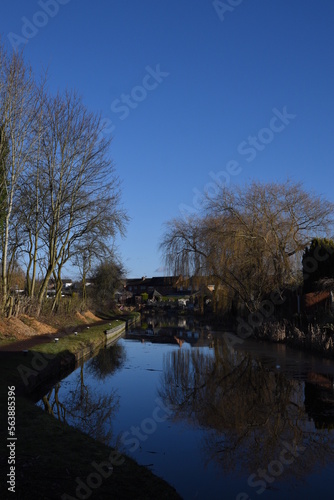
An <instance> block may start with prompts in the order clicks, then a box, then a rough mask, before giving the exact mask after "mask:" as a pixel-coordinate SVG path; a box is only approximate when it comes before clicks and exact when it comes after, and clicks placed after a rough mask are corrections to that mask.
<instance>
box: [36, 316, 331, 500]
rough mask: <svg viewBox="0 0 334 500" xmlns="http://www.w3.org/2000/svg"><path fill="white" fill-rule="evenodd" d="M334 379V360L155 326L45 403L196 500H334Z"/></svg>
mask: <svg viewBox="0 0 334 500" xmlns="http://www.w3.org/2000/svg"><path fill="white" fill-rule="evenodd" d="M333 380H334V362H333V361H332V360H328V359H327V360H326V359H322V358H320V357H315V356H312V355H310V354H307V353H303V352H300V351H297V350H292V349H290V348H288V347H286V346H284V345H275V344H269V343H260V342H256V341H251V340H247V341H239V340H238V339H236V338H235V337H234V336H233V335H232V334H230V333H228V332H217V331H213V330H212V329H211V328H210V327H209V326H205V327H199V326H198V325H196V324H194V323H193V322H188V321H187V320H186V319H185V318H183V317H181V318H177V317H175V318H171V317H169V318H163V319H161V318H159V319H157V318H155V317H152V318H147V319H146V320H145V323H143V325H142V328H138V329H137V330H133V331H130V332H128V333H127V334H126V336H125V337H124V338H122V339H120V340H119V341H118V342H117V343H116V344H114V345H112V346H111V347H109V348H108V349H103V350H101V351H100V352H99V353H98V354H97V356H95V357H94V358H92V359H90V360H88V361H87V362H85V363H84V364H83V365H82V366H81V367H80V368H78V369H77V370H76V371H74V372H73V373H72V374H71V375H69V376H68V377H67V378H66V379H64V380H62V381H60V382H59V383H57V384H56V385H55V387H53V388H52V389H50V391H49V392H48V393H47V394H45V396H44V398H43V400H41V401H40V402H39V403H38V404H39V405H40V406H42V407H43V408H45V409H46V410H47V411H52V412H53V414H54V415H55V417H56V418H60V419H61V420H65V421H66V422H68V423H69V424H71V425H75V426H77V427H79V428H81V429H82V430H84V431H85V432H87V433H89V434H90V435H91V436H93V437H95V438H96V439H99V440H101V441H104V442H106V443H108V444H111V445H113V446H116V447H117V448H118V449H119V450H120V451H121V452H122V453H125V454H128V455H130V456H131V457H133V458H134V459H135V460H136V461H137V462H138V463H140V464H142V465H145V466H147V467H149V468H150V469H151V470H152V471H153V472H154V473H155V474H157V475H158V476H161V477H163V478H164V479H165V480H167V481H168V482H169V483H170V484H172V485H173V486H174V487H175V488H176V490H177V491H178V492H179V494H180V495H181V496H182V497H183V498H184V499H205V500H207V499H209V500H210V499H235V500H248V499H254V498H258V496H259V495H260V497H261V498H263V499H265V498H268V499H281V498H285V499H290V498H291V499H296V498H298V499H299V498H300V499H312V498H318V497H321V498H322V499H327V498H328V499H329V498H333V493H332V478H333V476H334V431H333V429H334V383H333ZM114 474H117V468H115V470H114ZM96 495H97V497H98V492H96Z"/></svg>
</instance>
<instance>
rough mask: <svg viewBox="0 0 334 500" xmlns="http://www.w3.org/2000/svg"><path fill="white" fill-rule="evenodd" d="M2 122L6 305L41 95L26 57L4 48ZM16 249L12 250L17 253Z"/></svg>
mask: <svg viewBox="0 0 334 500" xmlns="http://www.w3.org/2000/svg"><path fill="white" fill-rule="evenodd" d="M0 57H1V61H0V65H1V72H0V80H1V81H0V123H1V127H2V129H1V130H2V138H1V143H2V144H4V143H6V147H7V148H8V153H7V154H6V158H5V159H4V163H3V169H4V170H3V176H2V192H3V194H4V202H3V203H4V217H3V227H2V298H3V308H5V306H6V302H7V298H8V294H9V287H8V269H9V265H8V258H9V246H10V238H11V236H12V235H11V227H12V218H13V213H14V210H15V206H16V204H17V194H18V186H19V183H20V180H21V176H22V172H23V171H24V169H25V167H26V165H27V163H28V161H29V158H30V155H31V152H32V149H33V148H34V138H33V137H32V135H31V130H32V123H33V121H34V119H35V116H36V110H37V107H38V104H37V103H38V98H37V97H38V96H37V92H36V84H35V81H34V76H33V72H32V69H31V67H30V66H28V65H27V64H26V63H25V62H24V61H23V58H22V55H20V54H17V53H14V54H13V55H11V57H9V56H8V55H7V54H6V53H5V51H4V50H3V48H2V47H1V49H0ZM15 251H16V249H15V248H14V249H12V252H13V253H14V254H15Z"/></svg>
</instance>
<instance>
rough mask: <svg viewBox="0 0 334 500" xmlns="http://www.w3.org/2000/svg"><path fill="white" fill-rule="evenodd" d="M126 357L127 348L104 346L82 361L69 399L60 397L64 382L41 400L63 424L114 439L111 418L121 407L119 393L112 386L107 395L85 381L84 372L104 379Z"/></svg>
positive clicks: (69, 392)
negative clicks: (84, 361) (88, 359)
mask: <svg viewBox="0 0 334 500" xmlns="http://www.w3.org/2000/svg"><path fill="white" fill-rule="evenodd" d="M124 360H125V353H124V348H123V347H122V346H119V345H118V344H116V345H114V346H112V347H110V348H109V349H102V350H101V351H100V352H99V353H98V355H97V356H95V357H94V358H92V359H91V360H90V361H89V362H88V363H87V364H86V365H84V364H82V365H81V367H80V371H78V373H77V375H76V377H75V379H74V382H73V387H74V388H72V389H71V390H70V391H68V392H67V394H66V396H65V397H66V400H62V399H61V397H60V388H61V383H58V384H56V385H55V387H53V388H52V389H51V390H50V391H49V393H48V394H47V395H45V396H44V397H43V399H42V401H43V404H44V408H45V410H46V411H47V412H48V413H50V414H52V415H53V416H55V417H57V418H58V419H59V420H61V421H62V422H64V423H68V424H70V425H73V426H75V427H77V428H79V429H80V430H82V431H83V432H85V433H86V434H89V435H90V436H91V437H93V438H94V439H97V440H99V441H102V442H104V443H106V444H110V443H111V439H112V419H113V417H114V415H115V413H116V412H117V410H118V408H119V396H118V395H117V393H116V391H115V390H113V389H110V392H109V394H108V395H106V394H99V393H98V392H97V390H96V385H95V384H94V386H93V385H89V384H86V383H85V381H84V367H85V372H86V371H87V372H88V373H91V374H93V375H94V377H95V378H97V379H100V380H103V379H104V378H105V377H106V376H107V375H108V374H111V373H113V372H114V371H115V370H116V369H118V368H119V367H120V366H121V365H122V364H123V363H124Z"/></svg>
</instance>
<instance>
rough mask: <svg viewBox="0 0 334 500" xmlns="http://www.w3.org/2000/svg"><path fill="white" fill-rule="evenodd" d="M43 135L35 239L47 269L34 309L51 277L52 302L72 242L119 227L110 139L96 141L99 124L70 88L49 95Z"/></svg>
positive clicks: (123, 216) (121, 217) (120, 219)
mask: <svg viewBox="0 0 334 500" xmlns="http://www.w3.org/2000/svg"><path fill="white" fill-rule="evenodd" d="M45 120H46V122H45V127H44V134H43V138H42V162H43V167H42V173H41V182H40V186H41V200H43V202H42V207H41V216H42V226H43V227H42V230H41V232H40V237H41V238H42V241H43V243H44V245H45V247H46V249H47V269H46V271H45V276H44V279H43V282H42V285H41V288H40V290H39V296H38V303H39V307H41V304H42V302H43V300H44V297H45V293H46V289H47V285H48V282H49V280H50V278H51V276H52V275H54V277H55V279H56V290H57V292H56V301H55V304H57V300H58V299H59V297H60V292H61V285H62V283H61V271H62V269H63V266H64V265H65V263H66V262H67V261H68V260H69V259H70V258H71V257H72V256H73V254H74V252H75V248H76V247H75V246H76V244H77V243H78V242H79V241H80V240H82V239H83V238H84V237H85V235H87V234H94V232H95V231H100V232H102V233H103V234H104V235H105V236H108V237H113V236H114V235H115V234H116V232H117V231H120V232H122V231H123V230H124V223H125V221H126V214H125V212H124V210H123V209H122V208H121V206H120V186H119V181H118V178H117V176H116V174H115V172H114V168H113V166H112V163H111V161H110V159H109V156H108V153H109V146H110V140H106V139H103V140H102V141H101V140H99V137H100V132H101V129H102V128H103V123H102V121H101V119H100V117H98V116H96V115H94V114H92V113H89V112H88V111H87V109H86V108H85V106H84V105H83V103H82V101H81V99H80V98H79V97H78V96H77V95H76V93H74V92H66V93H65V94H64V95H60V94H58V95H56V96H55V97H50V98H49V99H48V101H47V103H46V113H45Z"/></svg>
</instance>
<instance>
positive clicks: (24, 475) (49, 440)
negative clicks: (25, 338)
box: [0, 321, 180, 500]
mask: <svg viewBox="0 0 334 500" xmlns="http://www.w3.org/2000/svg"><path fill="white" fill-rule="evenodd" d="M119 323H120V321H113V322H112V325H110V326H109V325H108V329H109V328H112V327H113V326H115V325H118V324H119ZM105 329H106V325H105V324H104V325H96V326H93V327H90V328H89V329H85V330H84V331H83V332H80V333H78V335H77V336H75V335H69V336H67V337H64V338H62V339H60V340H59V342H58V343H54V342H53V343H47V344H41V345H39V346H36V347H34V348H33V351H29V352H28V353H27V354H24V353H22V352H17V353H0V354H1V356H0V376H1V380H2V384H1V386H0V415H1V460H0V472H1V479H2V480H1V481H0V496H1V498H11V497H12V496H10V495H12V494H9V492H8V490H7V487H8V485H7V484H6V481H7V476H6V475H7V474H8V473H9V465H8V463H7V457H8V448H7V447H6V443H7V442H8V441H6V439H7V437H8V434H7V390H8V386H13V385H14V386H15V387H16V437H17V441H16V458H15V460H16V463H15V471H16V495H14V496H13V498H14V497H15V498H22V499H30V498H32V496H33V498H34V499H35V500H42V499H43V500H47V499H56V498H57V499H60V498H64V499H66V498H67V499H70V498H72V499H75V498H83V497H84V498H88V496H84V495H85V494H87V491H88V490H85V491H86V493H84V488H85V487H86V488H87V487H88V488H89V486H87V480H88V478H90V477H91V478H93V476H91V475H92V474H93V473H95V478H96V477H97V476H96V473H97V471H96V469H95V468H94V466H93V465H92V463H93V462H96V463H97V464H100V463H101V462H108V460H109V456H110V453H111V452H112V449H111V448H110V447H108V446H106V445H105V444H103V443H100V442H98V441H95V440H93V439H92V438H90V437H89V436H87V435H85V434H83V433H82V432H80V431H79V430H77V429H74V428H72V427H70V426H68V425H67V424H63V423H62V422H60V421H59V420H57V419H56V418H54V417H52V416H51V415H49V414H47V413H45V412H44V411H43V410H42V409H40V408H39V407H37V406H36V405H35V404H34V403H33V401H32V400H31V398H30V397H28V396H27V394H26V393H25V390H24V385H23V384H22V380H21V378H20V375H19V372H18V369H17V368H18V367H19V366H20V365H21V366H22V365H24V366H27V367H31V363H32V362H33V357H34V356H35V355H36V353H40V354H43V353H44V354H53V355H55V356H56V357H63V356H64V355H65V354H66V355H68V353H71V354H75V353H77V352H78V351H80V350H81V349H82V348H89V349H92V350H93V349H95V348H96V349H97V348H98V346H99V345H101V343H102V342H103V340H104V333H103V331H104V330H105ZM121 461H122V460H121ZM78 481H79V482H80V481H82V482H81V483H80V484H81V487H82V488H83V489H81V490H80V489H78V488H79V486H78V484H79V482H78ZM83 484H85V485H86V486H83ZM91 484H93V483H91ZM98 484H99V487H98V488H96V489H94V488H89V491H91V495H89V498H91V499H93V500H94V499H107V498H108V499H109V498H117V499H118V500H122V499H133V498H136V499H139V500H142V499H143V500H144V499H152V500H153V499H156V498H159V499H160V498H162V499H164V498H166V499H174V498H175V499H177V498H180V497H179V495H178V494H177V493H176V492H175V490H174V489H173V488H172V487H171V486H169V485H168V484H167V483H166V482H165V481H163V480H162V479H159V478H157V477H156V476H154V475H153V474H152V473H151V472H150V471H149V470H148V469H146V468H145V467H142V466H139V465H138V464H137V463H136V462H134V461H133V460H132V459H130V458H129V457H125V461H124V463H122V464H121V465H118V466H116V465H115V466H114V470H113V472H112V474H110V476H109V477H106V478H102V476H101V475H100V481H99V482H98ZM65 493H66V495H65Z"/></svg>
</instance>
